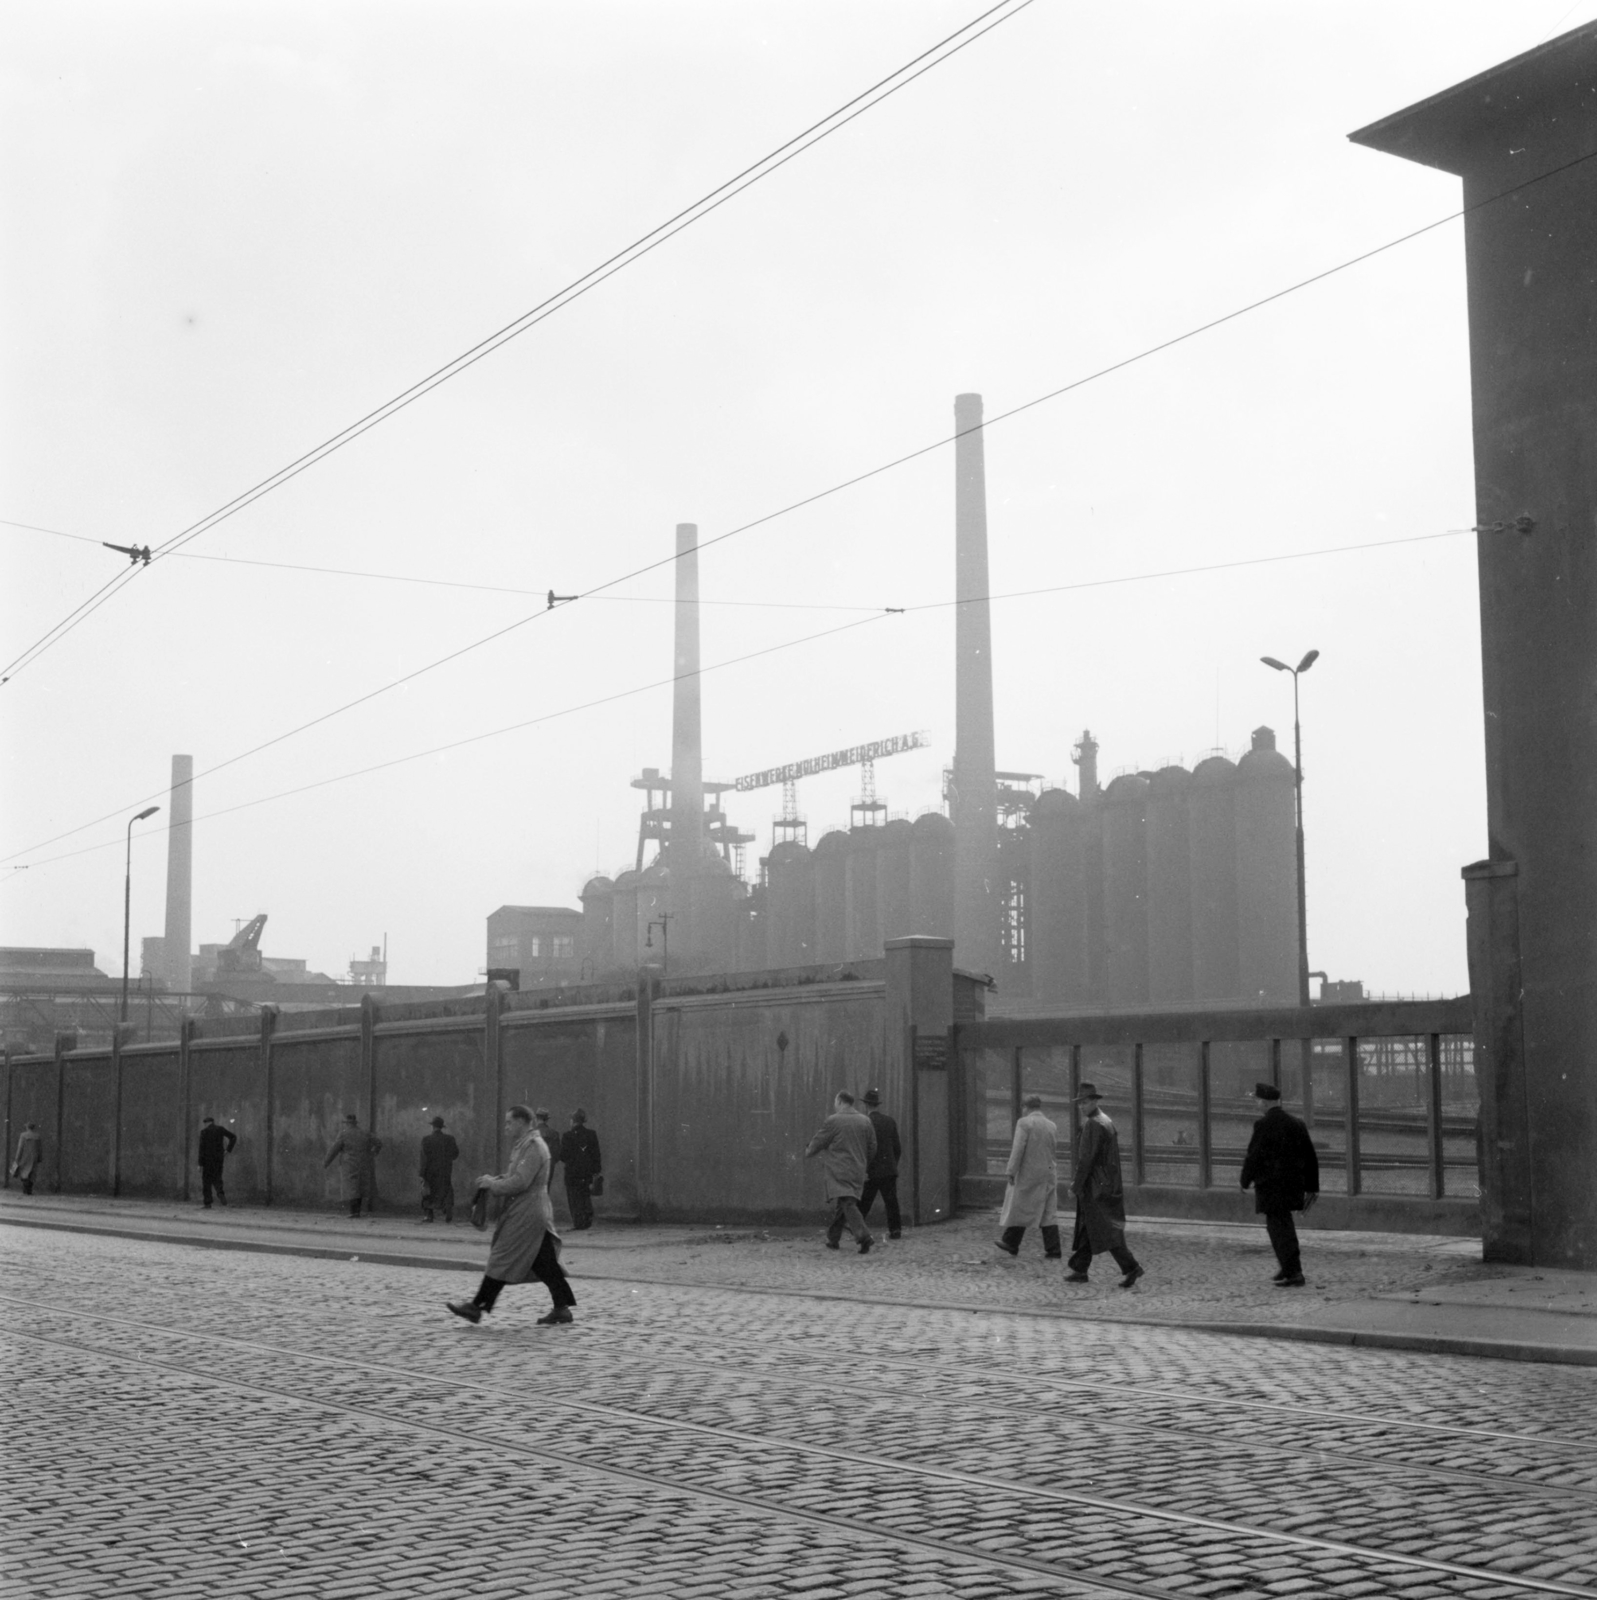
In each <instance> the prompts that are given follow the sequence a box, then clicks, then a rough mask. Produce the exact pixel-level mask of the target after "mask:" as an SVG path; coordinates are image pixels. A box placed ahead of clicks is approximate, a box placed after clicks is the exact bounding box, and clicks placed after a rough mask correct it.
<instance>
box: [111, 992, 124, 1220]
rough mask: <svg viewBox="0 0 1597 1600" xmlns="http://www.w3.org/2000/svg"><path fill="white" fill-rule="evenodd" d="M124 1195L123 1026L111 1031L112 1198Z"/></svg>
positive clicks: (120, 1025)
mask: <svg viewBox="0 0 1597 1600" xmlns="http://www.w3.org/2000/svg"><path fill="white" fill-rule="evenodd" d="M121 1193H122V1024H121V1023H120V1022H119V1023H117V1025H116V1026H115V1027H114V1028H113V1029H112V1030H111V1198H112V1199H113V1200H114V1199H115V1198H116V1197H117V1196H118V1195H119V1194H121Z"/></svg>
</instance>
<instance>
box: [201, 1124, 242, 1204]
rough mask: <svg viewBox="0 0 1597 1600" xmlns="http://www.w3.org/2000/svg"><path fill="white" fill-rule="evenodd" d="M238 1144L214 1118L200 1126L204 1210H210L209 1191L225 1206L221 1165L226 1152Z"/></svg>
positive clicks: (225, 1198)
mask: <svg viewBox="0 0 1597 1600" xmlns="http://www.w3.org/2000/svg"><path fill="white" fill-rule="evenodd" d="M237 1143H238V1135H237V1134H236V1133H234V1132H233V1130H232V1129H231V1128H224V1127H222V1126H221V1125H220V1124H219V1123H218V1122H217V1120H216V1118H215V1117H207V1118H206V1119H205V1121H204V1122H203V1123H201V1124H200V1189H201V1197H202V1198H203V1200H204V1201H205V1209H206V1210H207V1211H209V1210H210V1209H211V1191H212V1190H213V1189H214V1190H215V1191H216V1198H217V1199H218V1200H220V1201H221V1202H222V1204H223V1205H224V1206H225V1205H226V1204H227V1190H226V1189H224V1188H223V1187H222V1163H223V1162H224V1161H226V1160H227V1154H228V1151H230V1150H231V1149H232V1148H233V1146H234V1145H236V1144H237Z"/></svg>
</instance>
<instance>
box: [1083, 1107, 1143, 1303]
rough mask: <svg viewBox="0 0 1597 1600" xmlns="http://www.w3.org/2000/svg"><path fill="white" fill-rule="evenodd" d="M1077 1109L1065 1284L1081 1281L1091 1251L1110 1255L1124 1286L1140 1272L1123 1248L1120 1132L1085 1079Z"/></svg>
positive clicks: (1129, 1284) (1127, 1287)
mask: <svg viewBox="0 0 1597 1600" xmlns="http://www.w3.org/2000/svg"><path fill="white" fill-rule="evenodd" d="M1076 1104H1077V1105H1079V1106H1080V1107H1081V1110H1082V1117H1083V1121H1082V1124H1081V1141H1080V1143H1079V1144H1078V1145H1077V1146H1076V1172H1075V1177H1074V1178H1073V1179H1072V1181H1071V1189H1072V1192H1073V1193H1074V1194H1075V1196H1076V1229H1075V1233H1074V1235H1073V1237H1072V1238H1071V1241H1070V1271H1069V1273H1067V1274H1066V1277H1065V1282H1066V1283H1085V1282H1086V1281H1087V1269H1088V1267H1090V1266H1091V1265H1092V1258H1093V1257H1094V1256H1095V1255H1103V1254H1105V1253H1107V1254H1109V1255H1112V1256H1113V1257H1114V1258H1115V1263H1116V1265H1117V1266H1118V1267H1119V1268H1120V1270H1121V1271H1122V1272H1123V1273H1124V1274H1125V1276H1124V1277H1123V1278H1122V1279H1121V1280H1120V1284H1119V1287H1120V1288H1122V1289H1129V1288H1130V1287H1131V1286H1132V1285H1133V1284H1134V1283H1135V1282H1136V1281H1137V1279H1138V1278H1140V1277H1141V1276H1142V1268H1141V1267H1140V1266H1138V1264H1137V1258H1136V1257H1135V1256H1134V1255H1132V1253H1131V1252H1130V1250H1128V1249H1127V1248H1126V1194H1125V1188H1124V1186H1123V1184H1122V1183H1121V1179H1120V1136H1119V1134H1117V1133H1116V1132H1115V1125H1114V1123H1112V1122H1111V1121H1110V1120H1109V1118H1108V1116H1107V1115H1106V1113H1105V1112H1104V1109H1103V1096H1102V1095H1101V1094H1099V1093H1098V1091H1097V1089H1096V1088H1094V1087H1093V1085H1092V1084H1090V1083H1083V1084H1082V1085H1081V1087H1080V1088H1079V1089H1078V1090H1077V1091H1076Z"/></svg>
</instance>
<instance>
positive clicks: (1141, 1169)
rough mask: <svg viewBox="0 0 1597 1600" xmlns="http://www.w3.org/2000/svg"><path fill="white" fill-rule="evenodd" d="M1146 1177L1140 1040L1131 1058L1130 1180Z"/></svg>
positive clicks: (1140, 1181)
mask: <svg viewBox="0 0 1597 1600" xmlns="http://www.w3.org/2000/svg"><path fill="white" fill-rule="evenodd" d="M1145 1177H1146V1162H1145V1159H1144V1155H1143V1134H1142V1041H1141V1040H1140V1039H1139V1040H1138V1041H1137V1044H1136V1049H1135V1053H1134V1054H1133V1055H1132V1058H1131V1181H1132V1182H1133V1183H1142V1182H1143V1181H1144V1179H1145Z"/></svg>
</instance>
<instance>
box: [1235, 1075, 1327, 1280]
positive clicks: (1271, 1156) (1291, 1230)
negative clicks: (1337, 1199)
mask: <svg viewBox="0 0 1597 1600" xmlns="http://www.w3.org/2000/svg"><path fill="white" fill-rule="evenodd" d="M1253 1092H1254V1094H1255V1095H1256V1096H1257V1097H1258V1098H1259V1099H1260V1100H1262V1101H1264V1102H1265V1112H1264V1115H1263V1116H1262V1117H1260V1118H1259V1120H1258V1121H1257V1122H1255V1123H1254V1124H1253V1137H1252V1138H1251V1139H1249V1140H1248V1153H1247V1155H1246V1156H1245V1157H1244V1158H1243V1162H1242V1187H1243V1188H1244V1189H1248V1188H1251V1189H1252V1190H1253V1208H1254V1210H1255V1211H1258V1212H1262V1213H1263V1215H1264V1226H1265V1231H1266V1232H1268V1234H1269V1235H1270V1244H1271V1245H1272V1246H1273V1247H1274V1250H1275V1259H1276V1262H1277V1264H1278V1265H1279V1267H1280V1269H1281V1270H1280V1271H1279V1272H1277V1273H1276V1275H1275V1280H1274V1281H1275V1286H1276V1287H1277V1288H1278V1289H1301V1288H1302V1287H1303V1286H1304V1284H1305V1283H1306V1282H1307V1281H1308V1280H1307V1279H1305V1278H1304V1276H1303V1256H1302V1254H1301V1253H1300V1251H1299V1249H1298V1229H1297V1224H1296V1223H1295V1222H1293V1220H1292V1213H1293V1212H1294V1211H1307V1210H1308V1209H1309V1207H1310V1206H1312V1205H1313V1204H1314V1202H1315V1201H1316V1200H1318V1199H1319V1198H1320V1158H1319V1156H1318V1155H1317V1154H1316V1153H1315V1150H1314V1140H1313V1139H1311V1138H1310V1137H1309V1130H1308V1128H1307V1126H1306V1125H1305V1124H1304V1123H1303V1121H1302V1120H1301V1119H1300V1118H1298V1117H1294V1116H1293V1115H1292V1113H1291V1112H1290V1111H1288V1110H1287V1109H1286V1107H1285V1106H1283V1105H1282V1104H1281V1091H1280V1090H1279V1089H1277V1088H1276V1086H1275V1085H1274V1084H1273V1083H1259V1084H1255V1085H1254V1088H1253Z"/></svg>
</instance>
